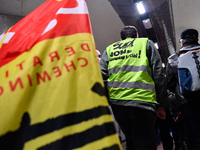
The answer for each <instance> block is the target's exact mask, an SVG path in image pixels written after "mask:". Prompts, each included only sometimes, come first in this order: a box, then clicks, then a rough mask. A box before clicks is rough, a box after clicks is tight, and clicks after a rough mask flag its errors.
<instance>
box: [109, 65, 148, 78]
mask: <svg viewBox="0 0 200 150" xmlns="http://www.w3.org/2000/svg"><path fill="white" fill-rule="evenodd" d="M119 71H129V72H131V71H133V72H139V71H145V72H147V73H148V74H149V76H151V71H150V70H149V69H148V67H147V66H145V65H142V66H128V65H123V66H122V67H116V68H111V69H110V70H109V71H108V73H109V74H112V73H118V72H119Z"/></svg>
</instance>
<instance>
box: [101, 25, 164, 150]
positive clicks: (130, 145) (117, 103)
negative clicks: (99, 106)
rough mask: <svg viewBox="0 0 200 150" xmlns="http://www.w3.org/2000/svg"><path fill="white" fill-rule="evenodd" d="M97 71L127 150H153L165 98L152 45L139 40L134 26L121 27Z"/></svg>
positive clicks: (155, 51)
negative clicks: (124, 139)
mask: <svg viewBox="0 0 200 150" xmlns="http://www.w3.org/2000/svg"><path fill="white" fill-rule="evenodd" d="M100 68H101V72H102V76H103V80H104V83H105V87H106V88H105V89H106V92H107V95H108V99H109V103H110V105H111V108H112V111H113V114H114V117H115V119H116V121H117V123H118V124H119V126H120V128H121V129H122V131H123V133H124V135H125V138H126V147H127V150H133V149H135V150H139V149H142V150H156V149H157V148H156V133H155V132H156V131H155V129H156V127H155V124H156V118H157V116H158V117H159V118H161V119H165V111H164V107H166V106H168V98H167V84H166V83H167V82H166V75H165V71H164V68H163V67H162V60H161V57H160V55H159V52H158V50H157V49H156V47H155V46H154V43H153V42H152V41H151V40H149V39H148V38H139V37H138V31H137V29H136V28H135V27H134V26H125V27H124V28H123V29H122V31H121V41H117V42H115V43H113V44H111V45H109V46H108V47H107V48H106V50H105V51H104V52H103V55H102V57H101V60H100ZM156 113H157V116H156Z"/></svg>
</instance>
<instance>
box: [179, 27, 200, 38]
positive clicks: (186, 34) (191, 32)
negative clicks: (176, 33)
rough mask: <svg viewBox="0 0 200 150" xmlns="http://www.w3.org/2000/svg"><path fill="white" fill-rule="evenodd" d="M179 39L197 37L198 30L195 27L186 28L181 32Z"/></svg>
mask: <svg viewBox="0 0 200 150" xmlns="http://www.w3.org/2000/svg"><path fill="white" fill-rule="evenodd" d="M181 39H198V31H197V30H195V29H186V30H184V31H183V32H182V33H181Z"/></svg>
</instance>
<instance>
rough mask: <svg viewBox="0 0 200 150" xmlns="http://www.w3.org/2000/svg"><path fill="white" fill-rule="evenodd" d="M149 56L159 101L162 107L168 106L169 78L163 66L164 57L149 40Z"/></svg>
mask: <svg viewBox="0 0 200 150" xmlns="http://www.w3.org/2000/svg"><path fill="white" fill-rule="evenodd" d="M147 57H148V59H149V65H150V67H151V73H152V78H153V80H154V82H155V88H156V95H157V102H158V103H159V104H160V106H162V107H168V106H169V102H168V93H167V79H166V72H165V69H164V68H163V67H162V59H161V57H160V54H159V52H158V50H157V49H156V47H155V46H154V43H153V42H152V41H150V40H148V42H147Z"/></svg>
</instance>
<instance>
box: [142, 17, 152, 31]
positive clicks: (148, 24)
mask: <svg viewBox="0 0 200 150" xmlns="http://www.w3.org/2000/svg"><path fill="white" fill-rule="evenodd" d="M142 23H143V24H144V27H145V29H150V28H152V24H151V20H150V19H145V20H142Z"/></svg>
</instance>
